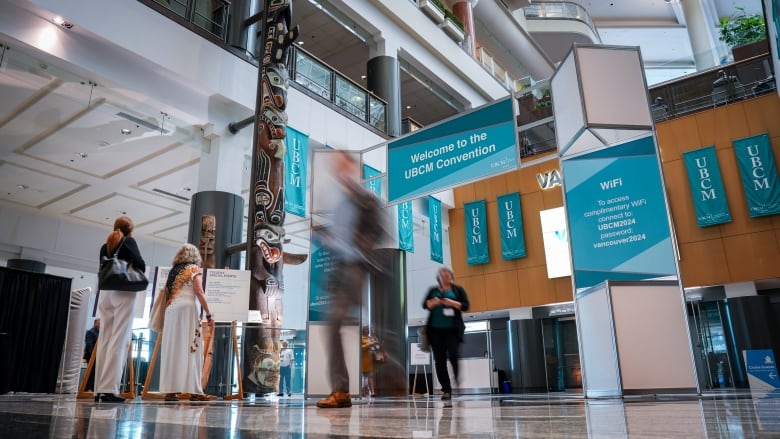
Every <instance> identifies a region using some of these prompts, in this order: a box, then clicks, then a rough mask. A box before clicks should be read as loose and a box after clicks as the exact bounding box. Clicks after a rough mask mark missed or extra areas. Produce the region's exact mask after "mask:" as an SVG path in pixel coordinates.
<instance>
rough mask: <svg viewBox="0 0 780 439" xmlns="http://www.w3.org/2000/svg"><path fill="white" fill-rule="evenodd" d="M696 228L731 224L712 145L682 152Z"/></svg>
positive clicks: (716, 157)
mask: <svg viewBox="0 0 780 439" xmlns="http://www.w3.org/2000/svg"><path fill="white" fill-rule="evenodd" d="M683 158H684V159H685V169H686V170H687V171H688V182H689V183H690V186H691V196H692V197H693V206H694V207H695V208H696V222H697V223H698V224H699V227H706V226H712V225H715V224H722V223H727V222H730V221H731V212H730V211H729V203H728V202H727V200H726V191H725V189H724V188H723V179H722V178H721V175H720V167H719V166H718V155H717V153H716V151H715V147H714V146H708V147H706V148H701V149H697V150H695V151H688V152H686V153H683Z"/></svg>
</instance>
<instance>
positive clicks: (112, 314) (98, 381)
mask: <svg viewBox="0 0 780 439" xmlns="http://www.w3.org/2000/svg"><path fill="white" fill-rule="evenodd" d="M134 228H135V224H133V220H131V219H130V218H129V217H126V216H120V217H119V218H117V219H116V220H115V221H114V230H113V231H112V232H111V233H110V234H109V235H108V238H106V242H105V244H103V246H102V247H100V260H101V261H102V260H103V258H108V257H110V256H111V255H113V254H114V253H116V254H117V258H118V259H122V260H124V261H127V262H128V263H130V264H132V266H133V268H135V269H136V270H137V271H141V272H144V271H146V262H144V258H143V257H141V251H140V250H139V249H138V244H137V243H136V241H135V239H134V238H133V229H134ZM136 294H137V292H135V291H114V290H100V298H99V299H98V316H99V317H100V333H99V334H98V339H97V353H96V354H95V402H98V401H102V402H124V401H125V399H124V398H122V397H120V396H119V395H118V394H119V385H120V383H121V381H122V371H123V370H124V366H125V364H126V362H127V344H128V343H129V342H130V340H131V336H132V332H133V308H134V307H135V296H136Z"/></svg>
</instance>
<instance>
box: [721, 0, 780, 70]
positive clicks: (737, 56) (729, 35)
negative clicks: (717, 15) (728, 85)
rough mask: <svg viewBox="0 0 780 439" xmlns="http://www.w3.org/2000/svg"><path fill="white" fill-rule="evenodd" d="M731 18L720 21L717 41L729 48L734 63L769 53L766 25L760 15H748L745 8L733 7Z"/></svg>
mask: <svg viewBox="0 0 780 439" xmlns="http://www.w3.org/2000/svg"><path fill="white" fill-rule="evenodd" d="M735 9H736V10H737V12H735V13H734V14H732V15H731V17H723V18H721V19H720V35H719V37H718V39H719V40H721V41H723V42H724V43H726V44H727V45H728V46H729V47H730V48H731V53H732V54H733V55H734V61H739V60H741V59H745V58H750V57H752V56H756V55H760V54H762V53H766V52H768V51H769V46H768V44H767V41H766V23H765V22H764V16H763V15H762V14H752V15H748V14H746V13H745V8H744V7H741V6H737V7H735Z"/></svg>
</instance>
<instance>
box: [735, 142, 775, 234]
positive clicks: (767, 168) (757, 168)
mask: <svg viewBox="0 0 780 439" xmlns="http://www.w3.org/2000/svg"><path fill="white" fill-rule="evenodd" d="M733 144H734V153H735V154H736V155H737V163H739V173H740V174H742V188H743V189H744V191H745V197H746V198H747V203H748V211H749V212H750V217H751V218H755V217H759V216H767V215H775V214H777V213H780V181H778V178H777V168H776V167H775V156H774V154H773V153H772V147H771V146H770V145H769V137H768V136H767V135H766V134H759V135H757V136H751V137H746V138H744V139H739V140H735V141H734V142H733Z"/></svg>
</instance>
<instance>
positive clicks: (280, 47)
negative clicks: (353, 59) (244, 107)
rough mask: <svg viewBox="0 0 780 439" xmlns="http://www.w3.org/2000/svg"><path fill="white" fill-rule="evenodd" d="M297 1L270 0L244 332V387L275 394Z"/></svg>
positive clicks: (257, 112)
mask: <svg viewBox="0 0 780 439" xmlns="http://www.w3.org/2000/svg"><path fill="white" fill-rule="evenodd" d="M291 1H292V0H266V1H265V9H264V10H263V20H262V21H261V25H262V26H263V33H261V37H264V45H263V58H262V63H261V65H260V69H259V77H258V84H257V102H256V108H255V133H254V152H253V156H252V175H253V179H254V189H253V195H254V196H253V197H250V202H249V209H250V210H249V219H250V224H249V227H247V230H248V233H247V234H248V247H249V248H248V253H247V256H248V257H247V269H248V270H250V271H251V273H252V277H251V282H250V288H251V291H250V298H249V309H250V310H251V311H254V314H255V315H259V317H260V323H259V326H252V327H250V328H247V329H246V330H245V331H244V334H245V338H244V361H243V364H244V391H245V392H251V393H270V392H276V391H277V389H278V386H279V351H280V345H279V336H280V330H281V327H282V293H283V292H284V284H283V282H282V266H283V263H284V260H285V259H286V258H285V257H284V251H283V249H282V243H283V239H284V228H283V225H284V217H285V214H284V152H285V136H286V131H287V114H286V113H285V108H286V107H287V87H288V80H289V77H288V73H287V55H288V50H289V47H290V45H291V44H292V43H293V41H295V39H296V38H297V37H298V27H297V26H296V27H295V28H293V29H291V21H292V4H291Z"/></svg>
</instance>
